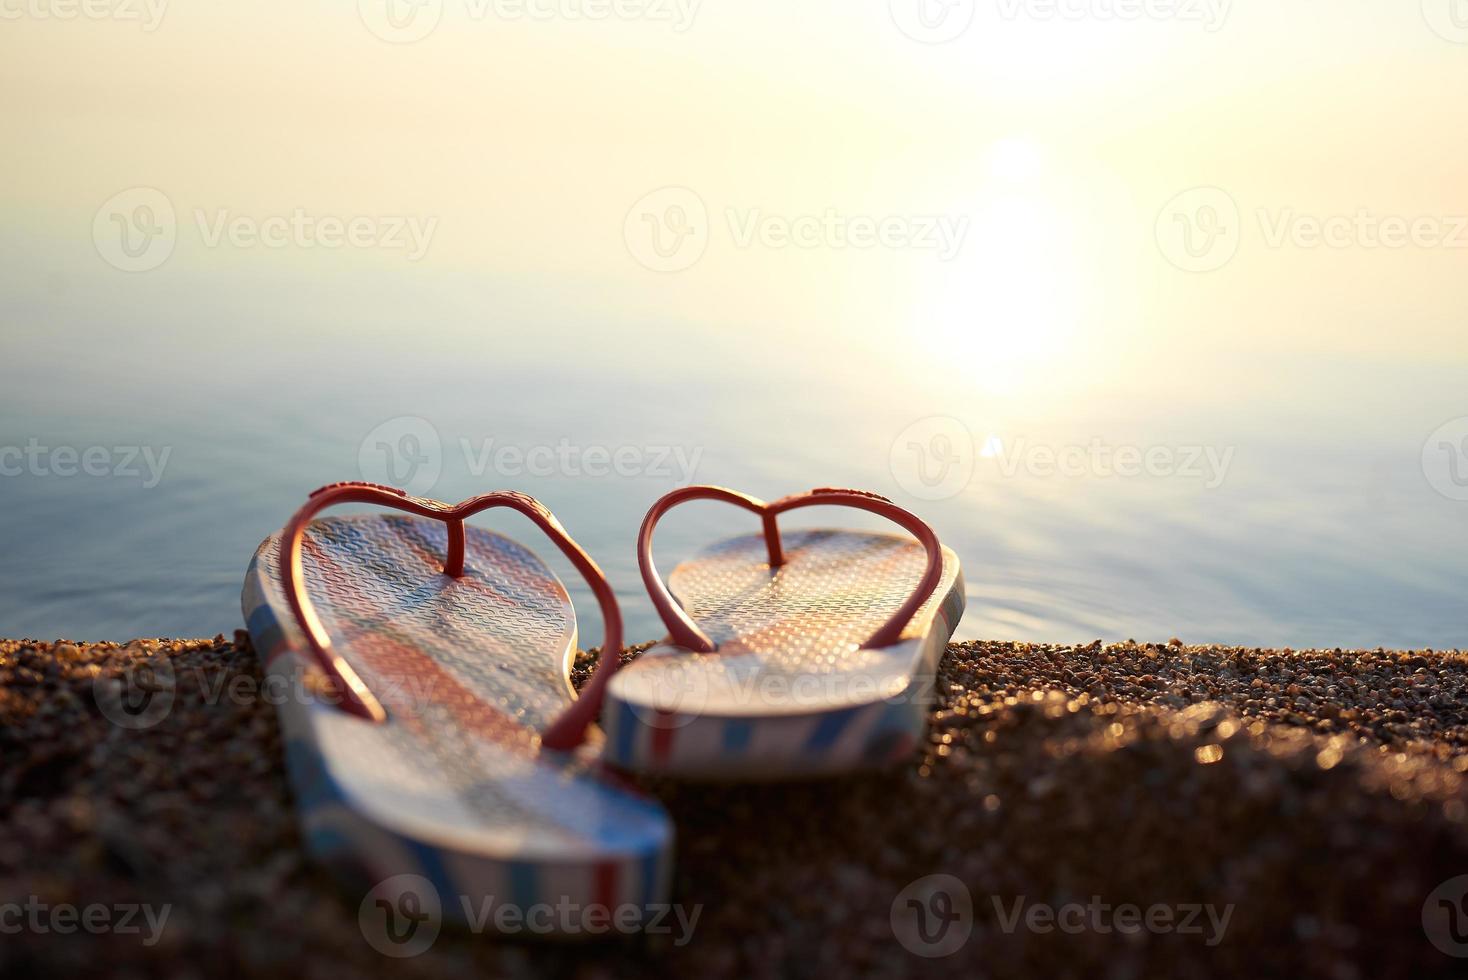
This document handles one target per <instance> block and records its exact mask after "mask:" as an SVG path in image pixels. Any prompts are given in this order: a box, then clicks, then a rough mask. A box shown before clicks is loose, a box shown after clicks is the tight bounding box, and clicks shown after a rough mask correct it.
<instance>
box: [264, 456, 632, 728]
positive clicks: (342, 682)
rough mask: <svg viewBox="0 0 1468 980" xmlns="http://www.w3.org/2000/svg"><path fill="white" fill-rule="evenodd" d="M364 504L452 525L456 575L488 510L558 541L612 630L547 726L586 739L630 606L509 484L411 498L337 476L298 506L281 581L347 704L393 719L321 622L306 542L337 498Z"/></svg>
mask: <svg viewBox="0 0 1468 980" xmlns="http://www.w3.org/2000/svg"><path fill="white" fill-rule="evenodd" d="M357 503H360V504H378V505H380V506H383V507H390V508H392V509H394V510H400V511H404V512H406V513H409V514H413V515H415V516H418V517H428V518H432V519H433V520H437V521H443V522H444V523H445V524H447V525H448V549H447V554H446V555H445V556H444V563H443V573H444V574H445V575H448V576H450V577H452V578H458V577H460V576H461V575H463V574H464V521H465V520H467V519H468V518H470V517H473V516H474V515H475V514H477V513H479V512H480V511H482V510H489V509H490V508H492V507H508V508H510V509H511V510H516V511H519V512H520V513H521V514H524V515H525V516H526V517H528V518H529V519H530V520H531V521H532V522H533V523H534V524H535V525H536V526H537V527H539V528H540V529H541V530H542V531H544V532H545V533H546V536H547V537H549V538H550V539H551V540H552V541H553V542H555V544H556V546H557V547H558V548H560V549H561V552H562V553H563V554H564V555H565V556H566V557H567V558H569V559H570V560H571V564H573V565H575V566H576V570H577V571H578V572H580V573H581V575H582V576H583V577H584V578H585V579H586V582H587V584H588V585H590V586H591V591H592V593H593V594H594V595H595V596H596V600H597V602H598V603H600V605H601V615H602V622H603V624H604V630H605V635H604V636H603V638H602V652H601V662H600V663H599V664H598V665H597V668H596V672H595V673H594V674H593V675H592V677H591V680H590V681H589V682H587V684H586V686H585V687H584V688H583V689H582V691H581V696H580V697H579V698H578V699H577V700H576V701H575V702H573V703H572V704H571V705H570V706H568V707H567V708H566V709H565V711H563V712H562V713H561V715H560V717H558V718H557V719H556V720H555V721H553V722H552V723H551V725H550V727H549V728H547V729H546V730H545V731H544V732H543V733H541V744H542V745H544V746H545V747H547V748H551V749H558V750H562V751H565V750H568V749H572V748H575V747H576V746H577V745H579V744H581V742H582V741H583V740H584V739H585V738H586V729H587V727H588V726H590V724H591V723H592V721H593V720H595V718H596V715H597V712H598V711H599V710H600V708H601V700H602V695H603V693H604V692H605V690H606V686H607V681H608V680H609V679H610V678H611V675H612V674H613V673H614V672H615V671H616V669H617V664H618V662H619V660H620V659H621V653H622V613H621V610H620V609H619V608H618V606H617V597H616V595H615V594H614V593H613V592H612V587H611V585H610V584H608V582H607V577H606V576H605V575H603V574H602V570H601V569H600V568H598V567H597V564H596V562H594V561H592V560H591V558H590V556H589V555H587V554H586V552H585V551H583V550H581V546H580V545H578V544H577V543H576V542H575V541H572V540H571V538H570V536H569V535H568V534H566V530H565V528H563V527H561V523H560V521H558V520H556V518H555V515H554V514H552V513H551V512H550V511H549V510H547V509H546V507H545V506H544V505H543V504H541V502H540V501H538V500H536V499H535V498H534V497H530V496H527V495H526V494H523V493H515V492H513V491H508V490H503V491H499V492H497V493H486V494H483V495H481V496H478V497H471V498H470V499H468V500H465V501H464V502H462V503H459V504H452V505H451V504H445V503H442V502H441V501H437V500H429V499H428V498H426V497H411V496H409V495H408V494H406V493H404V492H403V491H402V490H399V489H397V488H395V487H383V486H378V485H376V484H372V483H333V484H331V485H330V486H325V487H322V488H321V489H320V490H317V491H316V492H315V493H313V494H311V498H310V500H308V501H307V502H306V506H304V507H302V508H301V509H300V510H298V511H296V514H295V516H294V517H292V518H291V520H290V523H289V524H287V525H286V528H285V531H284V533H283V534H282V535H281V547H280V566H279V572H280V581H281V584H282V585H283V586H284V587H285V595H286V600H287V601H288V602H289V603H290V606H291V612H292V613H294V614H295V618H296V623H297V624H298V625H299V626H300V627H301V631H302V632H303V633H305V635H306V642H307V644H308V645H309V646H310V648H311V653H312V654H313V655H314V656H315V658H316V661H317V663H319V664H320V665H321V668H322V669H323V670H324V671H326V673H327V676H328V677H330V678H331V679H332V680H333V682H334V683H335V684H336V686H337V690H338V693H339V694H340V695H341V698H342V706H343V707H344V708H345V709H346V710H347V711H349V712H351V713H352V714H354V715H358V716H359V717H362V718H366V719H368V720H370V721H376V722H380V721H384V720H386V718H387V712H386V711H385V710H384V709H383V707H382V703H381V702H380V701H378V700H377V698H376V696H374V695H373V693H372V692H371V691H370V690H368V689H367V685H366V684H365V683H363V681H362V678H361V677H359V676H358V675H357V672H356V671H355V670H353V669H352V665H351V664H349V663H347V662H346V660H344V659H343V658H342V656H341V655H340V654H338V653H337V652H336V651H335V650H334V649H332V645H331V637H330V636H328V635H327V633H326V628H325V627H324V626H322V625H321V620H320V618H319V617H318V616H317V615H316V609H315V607H314V606H312V604H311V600H310V598H309V597H308V596H307V595H306V590H305V586H304V584H303V579H304V576H303V574H302V569H301V542H302V539H303V538H304V536H305V531H306V527H307V525H308V524H310V522H311V518H313V517H315V516H316V515H317V514H318V513H320V512H321V511H323V510H325V509H326V508H328V507H334V506H336V505H337V504H357Z"/></svg>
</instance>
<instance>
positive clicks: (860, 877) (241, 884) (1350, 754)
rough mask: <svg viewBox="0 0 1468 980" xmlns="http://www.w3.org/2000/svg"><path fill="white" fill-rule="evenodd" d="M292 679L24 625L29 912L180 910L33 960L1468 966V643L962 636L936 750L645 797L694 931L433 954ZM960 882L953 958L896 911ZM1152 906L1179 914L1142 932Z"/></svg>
mask: <svg viewBox="0 0 1468 980" xmlns="http://www.w3.org/2000/svg"><path fill="white" fill-rule="evenodd" d="M631 655H635V652H634V653H633V654H631ZM594 656H595V654H594V653H592V654H584V655H583V656H582V658H581V660H580V661H579V662H578V677H584V676H585V672H586V669H587V667H588V666H589V664H591V663H592V662H593V660H594ZM144 664H153V665H158V664H164V665H166V668H165V669H162V670H159V671H157V674H158V675H159V676H162V677H164V678H165V680H164V681H162V682H160V684H161V685H162V686H164V687H166V690H167V695H168V698H167V700H168V710H167V711H166V713H165V714H164V716H162V717H160V718H159V719H157V720H156V721H155V722H152V723H150V724H149V725H148V726H147V727H140V728H136V729H129V728H126V727H123V726H119V725H118V724H115V723H114V722H113V721H112V720H109V718H108V716H107V715H108V712H107V711H106V710H105V707H106V706H105V705H103V704H99V695H98V691H100V690H105V689H106V684H105V682H106V681H107V680H108V679H110V678H113V677H119V676H121V675H123V674H124V673H125V672H128V671H135V670H136V669H137V668H138V667H139V665H144ZM261 679H262V678H261V666H260V663H259V660H258V658H257V657H256V655H255V653H254V651H253V650H252V649H251V647H250V645H249V640H248V637H247V636H246V635H245V634H243V633H242V632H237V633H236V634H235V635H234V637H233V638H228V637H225V636H223V635H220V636H216V637H214V638H213V639H205V640H137V641H133V642H131V643H128V644H125V645H119V644H112V643H98V644H73V643H66V642H62V641H56V642H37V641H31V640H8V641H0V760H3V762H0V910H3V909H4V908H7V907H19V908H22V909H30V908H33V907H38V906H43V907H46V908H54V907H58V906H62V905H67V904H70V905H74V906H78V907H83V908H85V907H88V906H102V907H104V908H106V909H109V910H112V909H116V908H120V907H123V906H127V905H137V904H139V903H146V904H148V905H149V906H150V907H153V908H159V909H161V908H163V907H165V906H166V907H167V909H168V912H167V916H166V921H165V922H162V923H155V925H156V926H157V928H156V929H150V928H149V926H148V925H147V924H146V923H141V925H142V928H141V929H140V930H139V931H138V932H130V933H124V932H123V931H122V930H110V931H102V932H98V933H93V932H90V931H88V930H83V929H80V928H76V926H75V923H73V928H72V930H71V931H70V932H65V931H63V929H62V928H60V925H61V923H58V922H57V921H56V920H54V919H45V918H43V919H42V920H40V921H41V922H42V927H35V926H33V927H31V928H26V927H22V928H20V929H18V930H14V929H11V928H9V927H8V926H7V923H13V922H15V921H19V920H18V918H16V917H14V916H12V917H10V918H6V916H5V915H3V914H0V928H3V929H4V931H5V934H4V935H0V975H3V976H5V977H11V978H15V977H28V976H104V975H105V976H111V977H133V976H135V977H140V978H141V977H179V978H185V977H203V976H214V975H232V976H261V977H264V976H278V975H287V976H306V977H322V978H326V977H330V978H332V980H340V978H344V977H358V976H362V977H367V976H381V975H402V976H423V977H428V976H443V975H463V976H468V975H475V976H510V977H521V976H523V977H541V976H548V975H565V976H582V977H601V976H616V975H624V974H635V975H650V976H663V975H667V976H680V975H688V976H710V977H761V976H798V977H807V976H808V977H837V976H883V977H885V976H890V977H902V976H917V975H930V974H932V973H935V972H942V973H949V972H952V973H954V974H956V975H963V976H997V977H1010V976H1014V977H1018V976H1030V975H1046V976H1093V977H1114V978H1124V977H1149V976H1167V977H1182V978H1186V977H1206V976H1213V975H1223V974H1232V975H1253V976H1284V975H1289V976H1296V977H1299V976H1307V977H1329V978H1339V980H1351V978H1363V980H1364V978H1373V980H1374V978H1382V977H1408V976H1414V977H1416V976H1434V975H1441V976H1453V975H1457V976H1462V975H1463V974H1464V972H1465V971H1468V960H1465V959H1462V958H1458V957H1455V956H1453V955H1450V954H1451V953H1453V952H1455V951H1456V947H1455V946H1454V941H1453V939H1452V936H1451V935H1447V936H1445V935H1443V934H1442V933H1441V930H1440V929H1439V930H1437V931H1434V930H1435V929H1436V926H1435V925H1434V923H1435V922H1436V921H1437V920H1435V919H1432V917H1431V916H1430V915H1427V916H1425V915H1424V912H1425V911H1428V912H1431V911H1434V910H1435V908H1436V901H1437V899H1436V898H1434V897H1433V896H1441V895H1444V894H1448V895H1449V896H1450V897H1451V896H1452V895H1453V894H1456V893H1454V892H1453V887H1454V886H1453V885H1452V879H1454V878H1455V876H1459V875H1465V874H1468V695H1465V686H1468V654H1464V653H1463V652H1461V651H1433V650H1423V651H1389V650H1374V651H1359V650H1358V651H1347V650H1270V649H1247V648H1226V647H1213V646H1195V645H1189V644H1187V643H1184V642H1182V641H1181V640H1178V639H1173V640H1170V641H1168V642H1165V643H1154V644H1147V643H1135V642H1126V643H1120V644H1111V645H1106V644H1102V643H1101V642H1099V641H1098V642H1095V643H1091V644H1089V645H1081V646H1060V645H1051V644H1025V643H998V642H976V643H964V644H955V645H952V646H950V647H949V650H948V653H947V656H946V657H945V659H944V661H943V663H942V666H941V671H940V674H939V677H938V681H937V685H936V686H937V691H936V696H935V699H934V703H933V705H932V707H931V724H930V725H929V730H928V734H927V738H926V740H925V742H924V743H923V744H921V745H920V746H919V747H918V748H917V749H916V750H915V751H914V752H913V754H912V756H911V757H910V758H909V759H908V760H906V761H905V762H903V763H902V764H900V765H898V766H896V767H894V768H893V769H891V770H890V771H884V772H881V773H875V774H870V775H865V776H860V777H856V778H849V779H840V780H826V781H822V782H812V783H784V784H778V785H767V786H748V785H739V786H716V785H703V784H679V783H673V782H664V781H652V782H648V783H646V784H645V786H646V788H647V789H648V790H649V791H650V792H652V793H653V794H654V795H656V796H658V797H659V798H660V799H661V800H662V801H663V802H664V804H665V805H666V806H667V808H668V809H669V811H670V812H671V813H672V814H673V817H674V819H675V821H676V824H677V836H678V841H677V851H678V853H677V866H676V872H675V878H674V886H673V899H674V901H675V902H678V903H680V904H683V905H685V906H687V907H689V908H693V907H701V910H700V913H699V916H698V919H697V923H696V927H695V928H694V930H693V932H692V934H691V937H675V936H668V935H657V936H641V937H636V938H622V939H616V940H612V941H610V942H600V943H581V944H571V945H548V944H545V943H540V942H530V941H504V940H497V939H494V938H491V937H488V936H481V935H474V934H471V933H468V932H463V931H459V930H456V929H454V928H450V927H445V929H444V931H443V933H442V934H441V935H440V936H439V937H438V938H437V940H436V941H435V942H434V943H433V945H432V948H431V949H429V950H428V951H427V952H425V953H423V954H422V955H419V956H414V957H412V958H408V959H386V958H384V957H382V956H380V955H378V954H377V953H376V952H374V950H373V949H372V948H371V947H370V946H369V945H368V944H367V943H366V942H364V939H363V935H362V933H361V931H360V929H359V925H358V918H357V905H358V902H359V901H360V900H361V898H362V896H361V895H360V894H355V895H354V894H352V893H351V892H350V891H348V890H346V889H344V887H343V886H342V885H341V884H339V883H338V882H337V880H336V879H334V878H332V877H331V876H330V875H328V874H327V873H326V872H325V871H324V870H322V869H320V868H318V867H317V866H316V865H315V864H313V863H312V862H311V860H310V859H309V858H308V856H307V855H306V854H305V853H304V852H303V849H302V841H301V837H300V834H299V830H298V827H297V823H296V816H295V811H294V808H293V805H292V801H291V791H290V786H289V783H288V781H287V779H286V775H285V771H284V765H283V750H282V744H281V739H280V733H279V729H278V726H277V722H276V714H275V708H274V707H273V706H272V705H271V704H269V703H266V701H265V700H263V699H261V698H258V697H251V696H249V692H251V691H258V690H259V685H260V682H261ZM221 690H233V691H237V692H244V696H233V697H220V696H219V692H220V691H221ZM933 875H943V876H950V877H951V879H956V880H957V881H958V882H960V883H961V886H962V890H964V891H965V892H966V895H965V903H964V915H965V916H966V919H967V921H966V922H965V923H964V929H965V930H966V938H963V939H962V941H961V942H958V943H956V944H955V948H953V949H952V950H951V951H947V955H945V956H942V957H941V958H928V957H927V956H924V955H919V952H914V951H913V949H912V948H911V946H912V943H911V942H910V941H908V942H904V941H903V939H902V937H901V936H899V935H898V933H899V932H900V929H899V928H898V926H897V925H896V924H895V917H896V912H895V911H894V908H895V907H898V906H900V905H901V903H900V902H899V901H898V899H899V896H901V895H903V894H906V893H905V892H904V890H905V889H909V888H910V886H912V885H913V884H914V883H915V882H920V881H922V880H923V879H925V878H926V877H927V876H933ZM1445 885H1446V887H1447V891H1446V892H1444V890H1443V889H1444V886H1445ZM1464 887H1465V888H1468V884H1465V886H1464ZM1127 906H1132V907H1135V908H1136V909H1138V910H1140V912H1141V914H1142V915H1143V916H1145V915H1146V914H1147V910H1148V909H1152V908H1155V907H1163V908H1166V909H1167V910H1168V912H1167V915H1166V916H1165V917H1157V918H1155V919H1154V920H1153V921H1151V923H1150V925H1149V926H1148V927H1145V928H1134V929H1128V928H1127V925H1128V923H1127V922H1126V920H1125V918H1124V917H1123V918H1120V919H1119V918H1118V917H1117V916H1118V912H1119V910H1120V909H1122V908H1123V907H1127ZM1037 907H1039V908H1040V910H1041V913H1043V914H1036V912H1035V910H1036V908H1037ZM1194 907H1196V908H1197V909H1198V910H1199V911H1197V912H1196V913H1192V912H1189V911H1188V910H1189V909H1192V908H1194ZM945 908H946V907H945ZM1044 910H1049V911H1048V913H1045V912H1044ZM1066 910H1069V911H1070V912H1072V913H1074V914H1073V917H1072V918H1069V919H1067V918H1066V917H1065V913H1066ZM100 914H101V913H99V916H100ZM109 914H110V913H109ZM955 914H957V913H955ZM1057 914H1058V915H1059V918H1058V919H1057V918H1056V915H1057ZM1185 920H1186V924H1187V925H1190V926H1196V928H1184V927H1183V926H1184V925H1185ZM99 921H100V919H99ZM1057 922H1060V923H1064V922H1070V923H1071V925H1073V926H1076V925H1077V924H1078V927H1076V928H1060V927H1059V926H1058V925H1057V924H1056V923H1057ZM1465 922H1468V918H1465ZM48 924H49V925H48ZM680 938H686V940H687V941H684V942H679V941H677V940H678V939H680ZM908 938H909V940H910V937H908ZM149 939H151V940H152V941H151V942H145V940H149ZM929 952H931V951H929ZM1464 952H1468V949H1465V950H1464Z"/></svg>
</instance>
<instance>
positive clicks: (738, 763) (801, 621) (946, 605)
mask: <svg viewBox="0 0 1468 980" xmlns="http://www.w3.org/2000/svg"><path fill="white" fill-rule="evenodd" d="M699 499H706V500H719V501H723V502H725V503H730V504H734V505H735V506H738V507H742V508H744V509H745V510H749V511H753V512H754V513H755V514H758V515H759V516H760V518H761V520H762V522H763V531H762V533H761V534H751V535H745V536H742V537H737V538H732V539H730V540H727V541H722V542H719V543H717V544H715V545H713V546H711V547H709V548H707V549H705V550H704V551H703V552H701V553H700V554H699V555H698V556H697V557H695V558H693V559H691V560H689V561H686V562H684V563H683V564H681V565H679V566H678V567H677V568H675V569H674V570H673V574H672V575H671V576H669V578H668V582H667V583H666V584H665V583H664V582H663V580H662V578H661V577H660V576H659V575H658V571H657V568H656V567H655V566H654V565H653V559H652V535H653V528H654V527H655V526H656V524H657V522H658V520H659V519H660V518H661V517H662V516H663V515H664V514H665V513H667V512H668V511H669V510H670V509H672V508H673V507H675V506H677V505H678V504H681V503H684V502H686V501H689V500H699ZM829 504H837V505H841V506H845V507H854V508H857V509H859V510H865V511H869V512H871V513H874V514H879V515H881V516H883V517H886V518H887V519H889V520H891V521H892V522H894V523H895V524H897V525H898V526H900V527H901V528H903V529H904V530H906V531H907V532H908V533H910V534H911V535H912V536H913V537H915V538H917V541H916V542H914V541H912V540H910V539H908V538H905V537H900V536H896V535H890V534H879V533H872V532H867V531H842V530H799V531H787V532H785V533H784V534H783V535H782V534H781V532H780V530H779V528H778V527H777V526H776V522H775V519H776V517H777V516H778V515H780V514H783V513H786V512H788V511H792V510H796V509H798V508H802V507H811V506H817V505H829ZM637 549H638V551H637V559H638V564H639V565H640V566H641V568H642V580H643V583H644V584H645V585H646V586H647V590H648V593H649V595H650V596H651V598H652V603H653V606H654V607H655V608H656V609H657V611H658V613H659V614H660V615H661V616H662V618H663V622H664V623H665V624H667V627H668V633H669V636H668V639H666V640H665V641H663V642H662V643H660V644H658V645H657V646H656V647H653V648H652V649H650V650H648V651H647V652H646V653H644V654H643V655H642V656H641V657H639V658H637V659H636V660H634V661H632V662H631V663H630V664H629V665H628V666H627V667H626V668H624V669H623V670H621V671H620V672H619V673H618V674H617V675H616V676H614V677H613V678H612V679H611V681H610V683H609V685H608V687H607V702H606V708H605V710H604V712H603V720H602V724H603V727H604V728H605V729H606V733H607V748H606V750H605V758H606V759H607V760H608V761H609V762H611V763H612V764H614V765H616V766H618V767H621V768H624V769H628V770H633V771H637V772H646V773H658V774H667V775H676V776H682V777H689V778H712V779H731V778H738V779H773V778H788V777H797V776H812V775H824V774H831V773H838V772H846V771H850V770H853V769H860V768H866V767H871V766H876V765H881V764H885V763H889V762H892V761H894V760H897V759H901V758H904V757H907V756H908V755H909V753H910V752H911V751H912V748H913V746H914V745H915V744H916V742H917V740H918V738H920V737H921V735H922V732H923V730H924V726H925V725H926V723H927V711H926V706H927V703H928V702H929V701H930V700H931V692H932V685H933V678H934V674H935V672H936V670H937V666H938V661H939V660H940V659H941V658H942V656H943V652H944V649H945V648H946V646H947V643H948V639H949V637H951V636H952V635H953V631H954V629H955V628H956V627H957V625H958V620H959V618H960V617H961V616H962V615H963V608H964V587H963V575H962V573H961V571H960V569H959V563H958V557H957V556H956V555H955V554H954V553H953V552H952V551H950V550H949V549H947V548H944V547H943V546H942V545H941V544H940V543H939V542H938V538H937V535H935V534H934V533H933V530H932V529H931V528H930V527H928V525H927V524H925V523H924V522H923V521H921V520H919V519H918V518H917V517H915V516H914V515H912V514H911V513H909V512H908V511H906V510H903V509H902V508H901V507H898V506H897V505H896V504H894V503H892V502H891V501H890V500H887V499H886V498H885V497H879V496H877V495H876V494H872V493H865V492H863V491H859V490H836V489H818V490H812V491H810V492H809V493H804V494H796V495H794V496H790V497H785V498H783V499H781V500H776V501H774V502H772V503H765V502H764V501H762V500H759V499H757V498H755V497H751V496H749V495H747V494H743V493H738V492H736V491H734V490H728V489H724V488H722V487H686V488H683V489H681V490H675V491H673V492H672V493H670V494H668V495H667V496H665V497H663V498H662V499H661V500H659V501H658V502H657V503H656V504H654V505H653V507H652V509H651V510H649V511H648V513H647V517H646V518H645V519H644V520H643V522H642V529H641V532H640V533H639V535H638V541H637ZM675 597H676V599H675ZM695 620H696V621H697V622H695ZM699 624H702V625H699Z"/></svg>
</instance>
